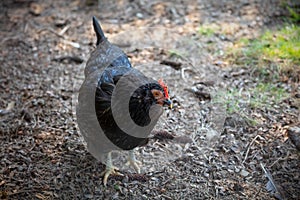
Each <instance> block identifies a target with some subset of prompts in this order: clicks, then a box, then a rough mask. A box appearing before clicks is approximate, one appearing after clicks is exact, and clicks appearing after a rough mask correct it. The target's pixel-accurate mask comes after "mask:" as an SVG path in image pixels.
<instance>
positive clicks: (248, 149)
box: [242, 135, 259, 164]
mask: <svg viewBox="0 0 300 200" xmlns="http://www.w3.org/2000/svg"><path fill="white" fill-rule="evenodd" d="M258 137H259V135H256V136H255V137H254V138H253V139H252V141H251V142H250V144H249V146H248V148H247V151H246V155H245V158H244V160H243V162H242V164H244V163H245V161H246V160H247V158H248V154H249V151H250V148H251V146H252V145H253V143H254V141H255V140H256V139H257V138H258Z"/></svg>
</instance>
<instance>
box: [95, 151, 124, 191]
mask: <svg viewBox="0 0 300 200" xmlns="http://www.w3.org/2000/svg"><path fill="white" fill-rule="evenodd" d="M118 171H119V169H118V168H117V167H115V166H113V165H112V160H111V153H108V155H107V161H106V168H105V170H104V171H103V172H102V173H101V175H100V176H103V184H104V186H106V184H107V179H108V177H109V175H111V174H112V175H118V176H124V175H123V174H121V173H120V172H118Z"/></svg>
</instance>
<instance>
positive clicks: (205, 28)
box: [198, 24, 220, 37]
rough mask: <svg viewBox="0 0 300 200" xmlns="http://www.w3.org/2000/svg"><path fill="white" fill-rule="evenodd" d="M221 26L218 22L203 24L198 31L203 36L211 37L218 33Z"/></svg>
mask: <svg viewBox="0 0 300 200" xmlns="http://www.w3.org/2000/svg"><path fill="white" fill-rule="evenodd" d="M219 28H220V27H219V26H217V25H216V24H203V25H201V26H200V27H199V29H198V33H199V34H200V35H202V36H206V37H210V36H213V35H214V34H216V33H217V32H218V31H219Z"/></svg>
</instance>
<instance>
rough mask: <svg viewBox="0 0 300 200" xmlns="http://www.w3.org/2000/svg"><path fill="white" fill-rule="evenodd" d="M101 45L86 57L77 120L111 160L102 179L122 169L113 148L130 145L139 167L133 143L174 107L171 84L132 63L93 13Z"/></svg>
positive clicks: (95, 151)
mask: <svg viewBox="0 0 300 200" xmlns="http://www.w3.org/2000/svg"><path fill="white" fill-rule="evenodd" d="M93 26H94V30H95V33H96V36H97V42H96V45H97V48H96V49H95V50H94V51H93V52H92V53H91V56H90V58H89V60H88V61H87V64H86V67H85V70H84V74H85V80H84V82H83V84H82V85H81V88H80V90H79V96H78V105H77V108H76V115H77V121H78V126H79V129H80V132H81V134H82V135H83V138H84V140H85V141H86V143H87V149H88V151H89V152H90V153H91V154H92V155H93V156H94V157H95V158H96V159H98V160H99V161H101V162H102V163H104V164H105V165H106V169H105V170H104V172H103V173H102V175H103V176H104V178H103V183H104V185H106V184H107V179H108V177H109V175H111V174H120V173H119V172H118V169H117V168H116V167H114V166H113V164H112V158H111V157H112V154H111V152H112V151H120V150H126V151H129V156H128V164H129V165H131V166H132V167H133V168H134V169H135V171H136V172H137V173H140V167H139V165H140V163H139V162H138V161H137V160H136V158H135V155H134V152H133V149H134V148H136V147H139V146H142V145H145V144H146V143H147V142H148V136H149V134H150V132H151V131H152V129H153V128H154V126H155V124H156V123H157V121H158V119H159V117H160V116H161V114H162V112H163V107H170V108H172V102H171V100H170V98H169V94H168V87H167V86H166V85H165V83H164V82H163V81H162V80H159V81H155V80H153V79H151V78H148V77H146V76H145V75H143V74H142V73H141V72H140V71H138V70H137V69H134V68H132V66H131V64H130V61H129V60H128V57H127V56H126V54H125V53H124V52H123V51H122V50H121V49H120V48H118V47H117V46H115V45H112V44H111V43H110V42H109V41H108V40H107V39H106V38H105V36H104V33H103V31H102V29H101V26H100V24H99V23H98V21H97V19H96V18H95V17H93Z"/></svg>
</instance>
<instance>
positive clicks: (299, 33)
mask: <svg viewBox="0 0 300 200" xmlns="http://www.w3.org/2000/svg"><path fill="white" fill-rule="evenodd" d="M226 57H227V61H229V62H230V63H235V64H238V65H249V66H254V65H255V66H258V67H265V66H269V65H270V63H273V64H276V65H277V66H278V70H279V72H284V73H285V72H295V71H296V72H297V71H299V70H300V67H299V66H300V27H299V26H296V25H287V26H285V27H283V28H281V29H279V30H277V31H270V30H268V31H266V32H264V33H263V34H262V35H261V36H260V37H259V38H256V39H253V40H249V39H241V40H239V41H238V42H237V43H236V44H235V45H234V47H232V48H231V49H229V50H228V54H227V55H226Z"/></svg>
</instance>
